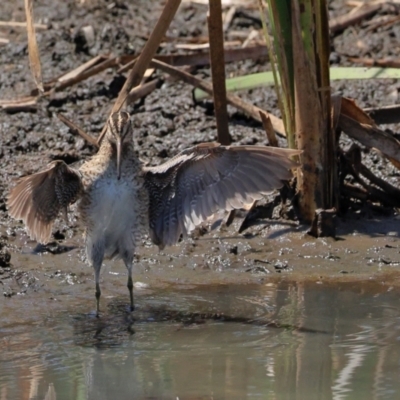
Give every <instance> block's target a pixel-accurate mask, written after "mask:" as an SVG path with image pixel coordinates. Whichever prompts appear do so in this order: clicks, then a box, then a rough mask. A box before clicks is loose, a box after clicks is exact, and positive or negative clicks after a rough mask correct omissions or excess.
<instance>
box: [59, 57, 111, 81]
mask: <svg viewBox="0 0 400 400" xmlns="http://www.w3.org/2000/svg"><path fill="white" fill-rule="evenodd" d="M108 59H109V57H108V56H105V55H99V56H96V57H93V58H92V59H90V60H89V61H87V62H85V63H83V64H81V65H80V66H79V67H77V68H75V69H73V70H72V71H69V72H67V73H66V74H64V75H62V76H60V77H59V78H58V79H57V81H58V82H65V81H68V80H70V79H73V78H76V77H77V76H79V75H81V74H82V73H83V72H85V71H87V70H89V69H90V68H92V67H94V66H95V65H97V64H99V62H100V61H101V62H104V61H106V60H108Z"/></svg>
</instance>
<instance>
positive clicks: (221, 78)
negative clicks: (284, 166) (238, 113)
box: [207, 0, 232, 146]
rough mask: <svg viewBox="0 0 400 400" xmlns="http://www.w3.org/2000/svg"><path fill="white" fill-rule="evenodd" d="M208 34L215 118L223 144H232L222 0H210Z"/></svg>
mask: <svg viewBox="0 0 400 400" xmlns="http://www.w3.org/2000/svg"><path fill="white" fill-rule="evenodd" d="M207 22H208V35H209V40H210V64H211V75H212V84H213V92H214V94H213V97H214V109H215V112H214V114H215V119H216V121H217V132H218V141H219V142H220V143H221V144H223V145H226V146H227V145H230V144H231V141H232V140H231V136H230V134H229V127H228V110H227V104H226V86H225V60H224V32H223V27H222V6H221V0H210V2H209V16H208V17H207Z"/></svg>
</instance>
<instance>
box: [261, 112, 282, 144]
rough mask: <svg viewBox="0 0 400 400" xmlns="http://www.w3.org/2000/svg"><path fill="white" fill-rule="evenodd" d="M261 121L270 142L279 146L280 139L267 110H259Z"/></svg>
mask: <svg viewBox="0 0 400 400" xmlns="http://www.w3.org/2000/svg"><path fill="white" fill-rule="evenodd" d="M259 114H260V117H261V121H262V124H263V127H264V130H265V133H266V134H267V137H268V143H269V145H270V146H273V147H279V145H278V139H277V138H276V135H275V131H274V127H273V126H272V122H271V118H270V117H269V114H268V113H267V112H266V111H259Z"/></svg>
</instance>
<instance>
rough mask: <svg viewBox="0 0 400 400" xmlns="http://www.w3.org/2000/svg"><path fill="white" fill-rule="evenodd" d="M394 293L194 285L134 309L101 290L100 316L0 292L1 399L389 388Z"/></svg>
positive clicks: (393, 392)
mask: <svg viewBox="0 0 400 400" xmlns="http://www.w3.org/2000/svg"><path fill="white" fill-rule="evenodd" d="M399 294H400V293H398V289H393V288H390V287H388V286H385V285H382V284H379V283H373V282H371V283H368V282H367V283H360V282H358V283H336V284H326V283H323V284H318V283H290V282H281V283H268V284H266V285H236V286H235V285H219V286H196V287H192V288H190V289H186V290H171V289H169V290H158V291H155V292H152V293H150V294H145V295H141V296H140V299H139V300H140V301H138V309H137V310H136V311H135V312H134V313H133V314H129V313H128V312H127V311H126V308H125V303H124V301H126V297H124V298H122V297H121V299H111V300H109V301H108V302H107V303H106V304H108V306H107V309H105V310H104V312H103V315H102V316H101V318H99V319H97V318H95V317H94V316H93V315H92V314H91V313H88V307H89V309H90V305H89V304H88V303H84V304H82V302H80V301H78V299H75V300H74V298H73V297H70V296H68V299H65V301H60V302H62V305H60V303H58V304H57V305H54V302H53V303H52V302H51V301H49V300H46V301H44V300H40V299H39V296H38V299H37V301H36V300H35V296H34V295H32V296H31V300H32V304H30V306H29V308H28V307H24V304H26V303H25V302H26V301H27V300H28V299H26V298H25V299H24V297H23V296H14V297H12V298H10V299H6V298H3V299H2V300H1V303H0V305H1V310H0V318H1V321H2V322H1V327H0V399H1V400H14V399H40V400H42V399H46V400H50V399H58V400H60V399H223V398H225V399H253V398H254V399H256V398H258V399H269V398H270V399H397V398H398V393H400V379H399V377H400V343H399V339H400V313H399V307H398V304H399ZM42 297H43V296H42ZM91 305H93V304H91ZM16 309H19V311H18V312H16V311H15V310H16Z"/></svg>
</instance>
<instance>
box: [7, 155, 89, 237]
mask: <svg viewBox="0 0 400 400" xmlns="http://www.w3.org/2000/svg"><path fill="white" fill-rule="evenodd" d="M81 190H82V183H81V178H80V175H79V173H78V172H77V171H75V170H73V169H72V168H69V167H68V166H67V164H65V162H64V161H53V162H52V163H51V164H50V165H49V168H47V169H46V170H44V171H41V172H38V173H36V174H33V175H29V176H25V177H23V178H21V179H20V180H19V181H18V184H17V186H15V187H14V188H13V189H12V190H11V192H10V194H9V196H8V200H7V207H8V212H9V213H10V215H11V216H12V217H14V218H16V219H22V220H23V221H24V223H25V225H26V228H27V231H28V234H29V235H30V236H31V238H32V239H35V240H37V241H38V242H40V243H47V242H48V241H49V240H50V236H51V228H52V225H53V222H54V220H55V219H56V217H57V215H58V213H59V212H60V210H65V211H66V209H67V206H68V205H69V204H72V203H74V202H75V201H76V200H77V199H78V197H79V195H80V193H81Z"/></svg>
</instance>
